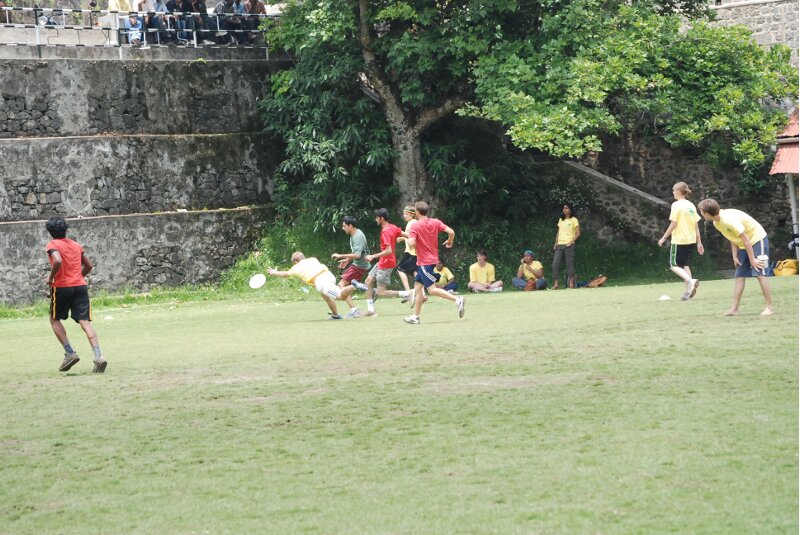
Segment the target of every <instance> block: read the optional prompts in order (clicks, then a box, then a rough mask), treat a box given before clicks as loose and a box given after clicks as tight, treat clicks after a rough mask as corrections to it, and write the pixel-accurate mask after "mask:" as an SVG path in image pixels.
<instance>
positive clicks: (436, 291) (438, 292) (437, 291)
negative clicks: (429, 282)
mask: <svg viewBox="0 0 800 535" xmlns="http://www.w3.org/2000/svg"><path fill="white" fill-rule="evenodd" d="M428 293H429V294H431V295H435V296H436V297H441V298H442V299H447V300H448V301H453V302H455V300H456V299H458V298H457V297H456V296H455V295H453V294H451V293H450V292H448V291H447V290H445V289H444V288H437V287H436V286H430V287H429V288H428Z"/></svg>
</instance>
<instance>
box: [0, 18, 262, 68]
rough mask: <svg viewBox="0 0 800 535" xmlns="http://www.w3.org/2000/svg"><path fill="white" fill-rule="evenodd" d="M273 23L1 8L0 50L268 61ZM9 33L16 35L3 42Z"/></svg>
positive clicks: (233, 19)
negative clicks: (252, 55)
mask: <svg viewBox="0 0 800 535" xmlns="http://www.w3.org/2000/svg"><path fill="white" fill-rule="evenodd" d="M276 19H277V15H263V14H260V15H256V14H249V13H246V14H234V13H195V12H192V13H183V12H175V13H170V12H161V11H158V12H142V11H109V10H105V9H73V8H38V7H32V8H31V7H2V8H0V46H2V45H11V46H81V47H92V46H99V47H119V48H120V49H122V48H128V47H137V48H149V47H165V46H181V47H216V48H220V47H238V48H257V49H263V50H265V52H266V54H267V57H269V50H268V48H267V44H266V41H265V39H264V33H265V32H266V29H267V27H268V26H269V25H270V24H273V23H274V21H275V20H276ZM17 21H19V22H17ZM87 21H88V24H86V23H87ZM10 29H15V30H18V31H17V32H15V33H14V34H13V35H9V33H10V32H7V35H6V38H5V39H3V33H4V31H5V30H10ZM19 30H22V31H19ZM63 32H67V34H69V38H68V39H67V40H69V41H74V42H69V43H53V42H52V41H54V40H56V39H55V38H56V37H58V38H59V39H65V38H67V37H66V36H65V35H62V33H63ZM87 32H88V33H87ZM83 34H86V35H83ZM98 35H99V36H100V38H99V39H98V38H97V36H98ZM87 36H91V38H87ZM9 38H10V39H9ZM121 54H122V52H121V51H120V57H121Z"/></svg>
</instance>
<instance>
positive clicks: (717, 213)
mask: <svg viewBox="0 0 800 535" xmlns="http://www.w3.org/2000/svg"><path fill="white" fill-rule="evenodd" d="M697 209H698V210H700V215H702V216H703V219H705V220H706V221H710V222H713V223H714V227H715V228H716V229H717V230H718V231H720V233H721V234H722V235H723V236H725V237H726V238H727V239H728V241H729V242H731V256H732V257H733V266H734V267H735V268H736V283H735V284H734V286H733V304H732V305H731V308H730V309H728V311H727V312H725V314H724V315H725V316H738V315H739V305H740V303H741V302H742V294H743V293H744V283H745V281H746V280H747V279H746V277H756V278H757V279H758V284H760V285H761V293H763V294H764V310H763V311H761V315H762V316H769V315H771V314H772V313H773V310H772V292H771V290H770V287H769V281H768V280H767V272H766V270H767V263H768V261H769V260H768V259H769V240H768V239H767V231H765V230H764V227H762V226H761V225H760V224H759V223H758V221H756V220H755V219H753V218H752V217H750V216H749V215H747V214H746V213H744V212H742V211H741V210H734V209H732V208H729V209H726V210H722V209H721V208H720V207H719V203H717V201H716V200H714V199H703V200H702V201H700V202H699V203H698V204H697Z"/></svg>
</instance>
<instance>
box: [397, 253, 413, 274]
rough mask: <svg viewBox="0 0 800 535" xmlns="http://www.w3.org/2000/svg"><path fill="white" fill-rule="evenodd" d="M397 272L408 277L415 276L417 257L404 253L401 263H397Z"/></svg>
mask: <svg viewBox="0 0 800 535" xmlns="http://www.w3.org/2000/svg"><path fill="white" fill-rule="evenodd" d="M396 269H397V271H402V272H403V273H405V274H407V275H413V274H414V272H415V271H416V270H417V257H416V255H413V254H409V253H407V252H406V253H403V257H402V258H401V259H400V262H398V263H397V268H396Z"/></svg>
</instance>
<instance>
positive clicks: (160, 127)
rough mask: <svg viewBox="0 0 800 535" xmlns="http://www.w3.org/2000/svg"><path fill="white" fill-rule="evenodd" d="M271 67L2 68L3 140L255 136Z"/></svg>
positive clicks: (111, 64) (22, 64)
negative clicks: (220, 134)
mask: <svg viewBox="0 0 800 535" xmlns="http://www.w3.org/2000/svg"><path fill="white" fill-rule="evenodd" d="M269 68H270V66H269V63H268V62H267V61H263V60H262V61H231V62H205V61H170V62H163V61H82V60H60V61H36V60H2V61H0V80H1V81H2V84H0V97H1V98H0V137H19V136H35V135H59V136H69V135H87V134H88V135H92V134H99V133H106V132H123V133H127V134H132V133H149V134H172V133H179V134H180V133H190V132H191V133H218V132H253V131H258V130H260V129H261V127H260V120H259V117H258V111H257V101H258V98H259V97H260V96H261V95H263V94H264V92H265V91H266V86H265V84H266V82H267V80H268V76H269Z"/></svg>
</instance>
